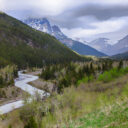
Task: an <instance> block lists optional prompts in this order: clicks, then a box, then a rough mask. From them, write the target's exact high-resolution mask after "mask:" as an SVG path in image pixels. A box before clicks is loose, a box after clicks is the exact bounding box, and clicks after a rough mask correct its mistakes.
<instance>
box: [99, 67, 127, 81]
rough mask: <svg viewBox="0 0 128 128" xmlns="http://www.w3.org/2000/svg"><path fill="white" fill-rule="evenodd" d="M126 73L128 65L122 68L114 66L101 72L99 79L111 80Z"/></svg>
mask: <svg viewBox="0 0 128 128" xmlns="http://www.w3.org/2000/svg"><path fill="white" fill-rule="evenodd" d="M126 73H128V67H126V68H121V69H118V68H113V69H111V70H109V71H105V72H104V73H103V74H101V75H100V76H99V77H98V80H99V81H103V82H109V81H112V80H114V79H115V78H118V77H120V76H122V75H125V74H126Z"/></svg>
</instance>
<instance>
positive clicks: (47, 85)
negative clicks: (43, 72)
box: [29, 79, 57, 93]
mask: <svg viewBox="0 0 128 128" xmlns="http://www.w3.org/2000/svg"><path fill="white" fill-rule="evenodd" d="M29 84H30V85H32V86H33V87H36V88H38V89H41V90H45V91H46V92H50V93H53V92H56V91H57V88H56V85H55V84H54V83H52V82H50V81H44V80H42V79H38V80H36V81H32V82H30V83H29Z"/></svg>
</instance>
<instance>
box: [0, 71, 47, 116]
mask: <svg viewBox="0 0 128 128" xmlns="http://www.w3.org/2000/svg"><path fill="white" fill-rule="evenodd" d="M37 79H38V76H33V75H28V74H23V73H22V71H19V72H18V78H17V79H15V86H16V87H18V88H20V89H22V90H23V91H26V92H28V93H29V94H30V95H35V93H37V92H38V93H39V94H40V95H41V96H42V97H43V96H46V95H49V94H48V93H46V92H45V91H43V90H40V89H37V88H35V87H32V86H31V85H29V84H28V82H31V81H34V80H37ZM23 105H24V101H23V100H18V101H15V102H12V103H8V104H5V105H3V106H0V114H6V113H8V112H11V111H13V110H15V109H17V108H20V107H22V106H23Z"/></svg>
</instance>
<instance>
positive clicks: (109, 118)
mask: <svg viewBox="0 0 128 128" xmlns="http://www.w3.org/2000/svg"><path fill="white" fill-rule="evenodd" d="M127 78H128V75H125V76H121V77H120V78H117V79H115V80H113V81H111V82H108V83H102V82H91V83H86V84H84V83H83V84H81V85H80V86H79V87H78V88H74V87H69V88H66V89H65V90H64V93H63V94H62V95H57V94H55V95H53V96H52V97H49V98H48V99H47V100H46V103H45V102H44V105H43V106H42V108H43V110H44V109H45V108H47V107H48V106H47V105H48V104H49V105H50V106H52V107H53V108H54V109H53V110H52V113H51V114H50V113H49V114H48V115H46V116H44V117H43V118H42V126H41V127H40V128H90V127H91V128H127V126H128V111H127V110H128V104H127V102H128V79H127ZM33 83H34V84H39V81H37V80H36V81H34V82H33ZM35 86H37V85H35ZM36 104H38V105H39V104H40V103H32V104H30V106H34V105H35V106H36ZM57 104H58V106H56V105H57ZM41 105H42V103H41ZM30 106H29V105H28V108H27V109H26V108H25V107H24V108H23V109H22V108H21V109H19V110H15V111H13V112H11V113H9V114H7V115H4V116H2V117H1V122H0V124H1V125H0V126H1V127H0V128H8V126H9V125H11V126H13V128H23V127H24V125H23V122H22V121H21V114H22V112H25V111H26V110H27V111H28V109H32V108H31V107H30ZM62 106H63V107H62ZM32 110H33V109H32ZM12 116H13V118H11V117H12ZM22 116H23V115H22ZM24 116H25V115H24ZM26 116H28V115H26ZM35 117H36V115H35Z"/></svg>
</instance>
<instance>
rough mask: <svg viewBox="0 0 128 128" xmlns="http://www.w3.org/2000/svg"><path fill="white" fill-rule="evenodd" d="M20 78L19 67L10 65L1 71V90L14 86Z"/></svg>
mask: <svg viewBox="0 0 128 128" xmlns="http://www.w3.org/2000/svg"><path fill="white" fill-rule="evenodd" d="M17 76H18V70H17V66H15V65H11V66H10V65H8V66H6V67H4V68H1V69H0V88H3V87H7V86H9V85H13V84H14V79H15V78H16V77H17Z"/></svg>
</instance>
